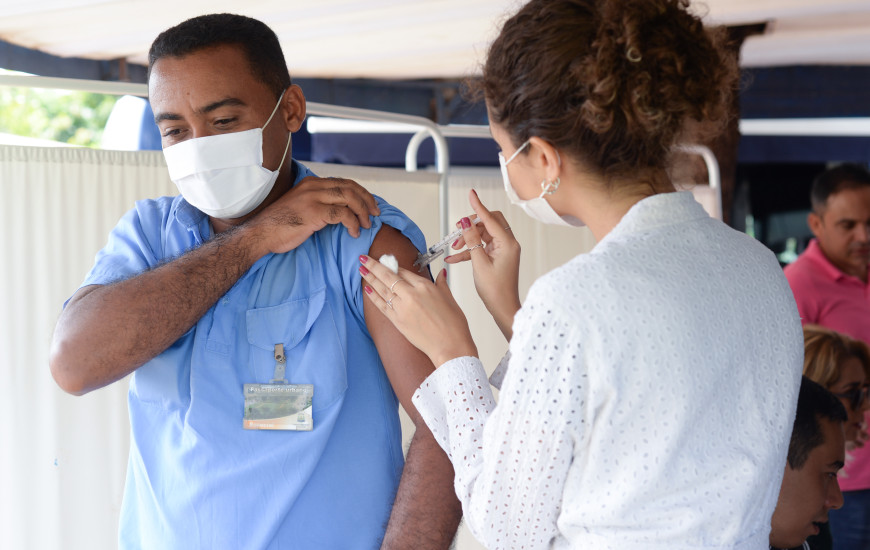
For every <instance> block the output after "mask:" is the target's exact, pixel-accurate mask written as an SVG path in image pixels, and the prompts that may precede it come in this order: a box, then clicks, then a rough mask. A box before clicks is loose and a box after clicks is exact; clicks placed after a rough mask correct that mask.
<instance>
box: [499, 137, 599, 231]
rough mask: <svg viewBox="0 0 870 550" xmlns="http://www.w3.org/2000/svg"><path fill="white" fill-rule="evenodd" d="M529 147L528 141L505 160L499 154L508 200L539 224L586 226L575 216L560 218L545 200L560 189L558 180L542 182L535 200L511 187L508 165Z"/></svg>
mask: <svg viewBox="0 0 870 550" xmlns="http://www.w3.org/2000/svg"><path fill="white" fill-rule="evenodd" d="M528 145H529V141H528V140H526V142H525V143H523V144H522V145H520V148H519V149H517V150H516V151H514V154H513V155H511V158H509V159H507V160H505V159H504V155H502V154H501V153H499V154H498V162H499V164H501V177H502V179H503V180H504V190H505V193H507V196H508V199H510V201H511V204H513V205H516V206H519V207H520V208H522V209H523V212H525V213H526V215H528V216H529V217H530V218H532V219H534V220H538V221H539V222H543V223H548V224H552V225H564V226H569V227H571V226H573V227H580V226H583V225H586V224H584V223H583V222H582V221H581V220H579V219H577V218H575V217H574V216H560V215H559V214H557V213H556V211H555V210H553V207H552V206H550V203H548V202H547V199H546V198H544V197H545V196H546V195H552V194H553V193H555V192H556V189H558V188H559V180H558V179H556V181H554V182H549V181H547V180H544V181H542V182H541V194H540V195H538V196H537V197H535V198H534V199H529V200H523V199H521V198H520V197H519V195H517V192H516V190H515V189H514V187H513V186H512V185H511V179H510V176H508V171H507V165H508V164H510V162H511V161H512V160H514V159H515V158H516V156H517V155H518V154H520V151H522V150H523V149H525V148H526V147H527V146H528Z"/></svg>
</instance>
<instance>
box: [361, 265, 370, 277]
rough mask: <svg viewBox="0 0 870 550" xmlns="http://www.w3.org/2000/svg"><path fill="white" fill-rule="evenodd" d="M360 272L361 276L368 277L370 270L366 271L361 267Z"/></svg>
mask: <svg viewBox="0 0 870 550" xmlns="http://www.w3.org/2000/svg"><path fill="white" fill-rule="evenodd" d="M359 272H360V274H361V275H368V274H369V270H368V269H366V268H365V267H364V266H359Z"/></svg>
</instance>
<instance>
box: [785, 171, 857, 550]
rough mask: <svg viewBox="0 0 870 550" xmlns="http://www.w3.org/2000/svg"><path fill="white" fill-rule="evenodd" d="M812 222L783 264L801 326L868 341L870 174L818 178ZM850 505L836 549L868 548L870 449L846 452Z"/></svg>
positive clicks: (844, 480) (833, 523) (837, 519)
mask: <svg viewBox="0 0 870 550" xmlns="http://www.w3.org/2000/svg"><path fill="white" fill-rule="evenodd" d="M810 202H811V204H812V211H811V212H810V214H809V216H808V217H807V223H808V225H809V227H810V230H811V231H812V233H813V235H814V236H815V238H814V239H813V240H811V241H810V243H809V246H808V247H807V249H806V250H805V251H804V252H803V254H801V255H800V256H799V257H798V259H797V260H796V261H795V262H793V263H792V264H790V265H788V266H786V267H785V276H786V278H787V279H788V282H789V285H790V286H791V289H792V292H793V293H794V298H795V301H796V302H797V307H798V311H799V312H800V315H801V321H802V322H803V323H804V324H815V325H822V326H824V327H826V328H829V329H831V330H835V331H837V332H840V333H843V334H846V335H848V336H850V337H852V338H856V339H858V340H861V341H862V342H864V343H866V344H870V287H868V276H867V273H868V264H870V173H868V171H867V170H866V168H864V167H862V166H859V165H855V164H844V165H840V166H837V167H835V168H832V169H830V170H827V171H825V172H824V173H822V174H820V175H819V176H818V177H817V178H816V179H815V181H814V182H813V186H812V190H811V192H810ZM840 486H841V488H842V489H843V498H844V499H845V504H844V505H843V507H842V509H840V510H837V511H836V512H834V513H832V514H831V520H830V527H831V532H832V535H833V544H834V546H833V547H834V548H835V549H836V550H867V549H870V447H868V446H864V447H861V448H857V449H853V450H851V451H850V452H849V456H848V459H847V460H846V467H845V468H844V470H843V474H842V476H841V478H840Z"/></svg>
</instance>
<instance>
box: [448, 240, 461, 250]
mask: <svg viewBox="0 0 870 550" xmlns="http://www.w3.org/2000/svg"><path fill="white" fill-rule="evenodd" d="M458 242H459V239H456V240H455V241H453V244H452V245H450V246H452V247H454V248H456V243H458Z"/></svg>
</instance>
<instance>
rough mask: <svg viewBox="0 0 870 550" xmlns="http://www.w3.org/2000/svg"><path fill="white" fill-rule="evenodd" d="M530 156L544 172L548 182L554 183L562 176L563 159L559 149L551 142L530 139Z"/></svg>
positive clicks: (534, 138) (537, 138) (535, 138)
mask: <svg viewBox="0 0 870 550" xmlns="http://www.w3.org/2000/svg"><path fill="white" fill-rule="evenodd" d="M529 142H530V143H529V145H530V149H531V150H530V154H531V155H534V158H533V159H532V160H533V162H534V163H535V165H536V167H537V168H539V169H542V170H543V171H544V174H545V177H546V178H547V181H553V180H555V179H556V178H558V177H560V176H561V175H562V157H561V155H560V154H559V151H558V149H556V148H555V147H553V145H552V144H550V143H549V142H547V141H545V140H543V139H541V138H539V137H533V138H530V139H529Z"/></svg>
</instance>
